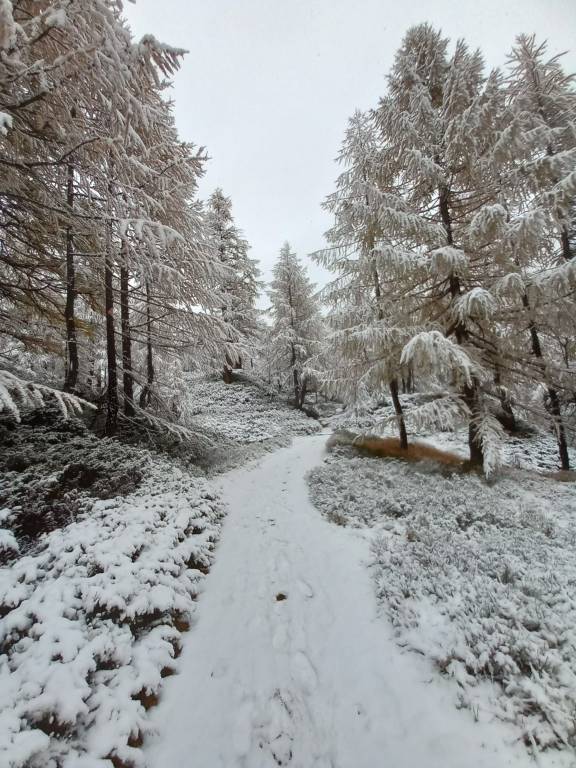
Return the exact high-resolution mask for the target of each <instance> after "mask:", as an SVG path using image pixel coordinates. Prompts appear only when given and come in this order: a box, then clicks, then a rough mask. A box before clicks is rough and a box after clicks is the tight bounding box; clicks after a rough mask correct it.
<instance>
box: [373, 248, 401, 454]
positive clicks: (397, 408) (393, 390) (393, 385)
mask: <svg viewBox="0 0 576 768" xmlns="http://www.w3.org/2000/svg"><path fill="white" fill-rule="evenodd" d="M373 247H374V242H373V239H372V242H371V243H370V249H372V248H373ZM374 295H375V297H376V316H377V317H378V320H379V321H381V320H383V319H384V312H383V310H382V307H381V305H380V300H381V297H382V291H381V290H380V277H379V276H378V270H377V269H376V266H374ZM388 388H389V389H390V394H391V395H392V402H393V404H394V412H395V414H396V421H397V423H398V432H399V435H400V447H401V448H402V449H403V450H405V449H406V448H408V433H407V431H406V421H405V419H404V409H403V408H402V403H401V402H400V398H399V396H398V380H397V379H396V378H394V379H392V380H391V381H389V382H388Z"/></svg>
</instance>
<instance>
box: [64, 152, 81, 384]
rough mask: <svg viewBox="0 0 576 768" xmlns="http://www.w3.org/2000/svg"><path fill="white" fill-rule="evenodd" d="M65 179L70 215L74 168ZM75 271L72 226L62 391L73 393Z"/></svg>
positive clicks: (75, 372) (68, 230)
mask: <svg viewBox="0 0 576 768" xmlns="http://www.w3.org/2000/svg"><path fill="white" fill-rule="evenodd" d="M66 171H67V179H66V202H67V204H68V209H69V213H70V215H71V214H72V211H73V209H74V166H73V165H72V163H68V166H67V169H66ZM75 302H76V270H75V264H74V236H73V234H72V226H71V225H70V224H69V225H68V226H67V227H66V305H65V307H64V320H65V323H66V373H65V379H64V391H65V392H73V391H74V390H75V389H76V386H77V384H78V367H79V366H78V343H77V337H76V316H75Z"/></svg>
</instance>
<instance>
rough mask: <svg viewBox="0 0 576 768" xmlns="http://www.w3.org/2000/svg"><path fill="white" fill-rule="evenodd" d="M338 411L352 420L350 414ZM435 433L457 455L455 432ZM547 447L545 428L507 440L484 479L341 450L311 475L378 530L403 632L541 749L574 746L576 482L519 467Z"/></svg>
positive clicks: (474, 699) (346, 519) (319, 502)
mask: <svg viewBox="0 0 576 768" xmlns="http://www.w3.org/2000/svg"><path fill="white" fill-rule="evenodd" d="M383 411H384V409H379V411H378V412H379V414H381V413H382V412H383ZM361 418H362V419H364V422H365V423H364V424H363V425H362V426H363V428H364V429H366V430H367V431H369V426H368V424H369V422H370V418H371V416H370V414H368V415H366V414H364V415H363V416H362V417H361ZM372 418H373V416H372ZM339 422H340V423H341V424H342V425H345V426H347V427H352V428H356V429H358V428H359V424H358V416H357V415H354V414H352V415H351V414H343V415H342V416H341V417H340V418H339ZM372 425H374V420H372ZM361 428H362V427H361ZM448 437H449V439H448V440H445V439H444V438H448ZM431 442H434V444H436V445H440V446H443V447H450V449H452V450H457V451H460V452H462V453H464V445H463V442H462V438H461V437H460V438H459V436H458V435H456V436H448V435H444V434H440V435H435V436H434V440H433V441H431ZM552 449H553V441H552V439H551V438H550V437H549V436H547V435H540V434H535V435H533V436H532V437H530V438H523V439H516V440H514V442H512V441H511V444H509V445H507V446H505V450H504V455H505V456H508V457H509V461H510V462H511V463H512V464H513V465H514V466H513V467H509V468H507V469H505V470H504V471H503V473H502V474H501V475H500V476H499V478H498V479H497V480H496V481H495V482H494V483H491V484H488V483H487V482H486V481H485V480H483V479H482V478H480V477H479V476H477V475H475V474H464V475H462V474H451V473H447V472H446V471H441V470H440V469H439V468H438V467H435V468H433V467H432V466H426V465H424V464H420V465H410V464H407V463H405V462H401V461H397V460H382V459H378V458H365V457H361V456H358V455H355V454H354V452H353V451H351V450H349V449H338V450H337V451H336V452H335V453H332V454H330V455H329V456H328V457H327V458H326V460H325V462H324V464H323V465H321V466H320V467H318V468H317V469H315V470H314V471H312V472H311V474H310V477H309V482H310V489H311V496H312V500H313V502H314V503H315V505H316V506H317V507H318V508H319V509H320V510H321V511H322V512H323V513H324V514H325V515H326V516H327V517H328V518H329V519H331V520H332V521H333V522H335V523H338V524H341V525H353V526H361V527H364V526H369V527H371V528H373V529H374V530H373V547H372V553H373V555H372V564H371V569H372V573H373V577H374V582H375V586H376V591H377V595H378V598H379V600H380V604H381V606H382V608H383V609H384V610H385V612H386V613H387V615H388V616H389V618H390V619H391V620H392V622H393V624H394V625H395V627H396V629H397V635H398V642H399V643H401V644H402V645H405V646H406V647H408V648H409V649H412V650H414V651H417V652H419V653H422V654H424V655H426V656H427V657H429V658H430V659H431V660H433V662H434V664H435V666H436V667H437V669H438V670H439V671H440V672H441V673H443V674H445V675H449V676H451V677H453V678H454V680H455V684H456V686H457V687H455V703H456V705H457V706H465V707H468V708H470V709H471V710H472V711H473V712H477V711H478V710H479V709H481V710H483V711H488V712H489V713H492V714H494V715H496V716H497V717H498V718H501V719H503V720H506V721H510V722H513V723H515V724H516V726H517V727H518V728H519V729H520V733H521V734H522V736H523V738H524V740H525V741H526V743H527V744H528V745H529V746H531V747H532V748H536V749H542V748H548V747H559V748H562V747H568V748H574V747H576V631H575V627H576V520H575V517H574V515H575V510H576V487H575V486H574V484H573V483H559V482H557V481H555V480H552V479H549V478H546V477H543V476H542V475H538V474H537V473H536V472H534V471H529V470H526V469H519V468H518V465H522V464H524V466H532V467H540V468H542V469H551V468H553V466H554V465H553V464H551V463H550V462H549V461H548V456H549V455H550V454H551V451H552ZM519 456H520V457H523V458H522V460H519V458H518V457H519ZM510 457H512V458H510ZM514 457H516V458H514Z"/></svg>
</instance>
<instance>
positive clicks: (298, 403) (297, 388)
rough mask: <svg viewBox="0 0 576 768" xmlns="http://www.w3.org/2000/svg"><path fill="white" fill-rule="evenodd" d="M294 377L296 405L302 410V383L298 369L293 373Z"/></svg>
mask: <svg viewBox="0 0 576 768" xmlns="http://www.w3.org/2000/svg"><path fill="white" fill-rule="evenodd" d="M292 376H293V378H294V405H295V406H296V408H300V407H301V406H300V381H299V379H298V371H297V370H296V368H294V370H293V371H292Z"/></svg>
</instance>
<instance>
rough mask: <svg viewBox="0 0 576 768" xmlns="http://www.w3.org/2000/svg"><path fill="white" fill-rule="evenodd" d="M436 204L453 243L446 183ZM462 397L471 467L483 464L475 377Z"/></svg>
mask: <svg viewBox="0 0 576 768" xmlns="http://www.w3.org/2000/svg"><path fill="white" fill-rule="evenodd" d="M438 204H439V209H440V218H441V219H442V224H443V226H444V229H445V231H446V242H447V244H448V245H451V246H453V245H454V235H453V232H452V217H451V214H450V190H449V189H448V187H447V186H446V185H442V186H441V187H440V188H439V190H438ZM448 285H449V289H450V296H451V298H452V301H454V300H455V299H457V298H458V296H459V295H460V278H459V277H458V275H455V274H453V273H452V274H450V276H449V278H448ZM454 335H455V336H456V341H457V342H458V344H460V345H464V344H465V343H466V340H467V338H468V331H467V329H466V326H465V325H464V323H463V322H462V321H461V320H459V321H458V322H457V323H456V326H455V328H454ZM462 398H463V400H464V402H465V403H466V405H467V406H468V408H469V410H470V422H469V424H468V450H469V451H470V459H469V463H470V466H472V467H483V466H484V451H483V450H482V441H481V440H480V439H479V435H478V419H479V417H480V386H479V383H478V381H476V379H472V382H471V384H470V385H466V386H465V387H464V388H463V390H462Z"/></svg>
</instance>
